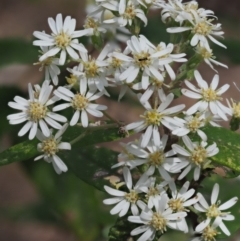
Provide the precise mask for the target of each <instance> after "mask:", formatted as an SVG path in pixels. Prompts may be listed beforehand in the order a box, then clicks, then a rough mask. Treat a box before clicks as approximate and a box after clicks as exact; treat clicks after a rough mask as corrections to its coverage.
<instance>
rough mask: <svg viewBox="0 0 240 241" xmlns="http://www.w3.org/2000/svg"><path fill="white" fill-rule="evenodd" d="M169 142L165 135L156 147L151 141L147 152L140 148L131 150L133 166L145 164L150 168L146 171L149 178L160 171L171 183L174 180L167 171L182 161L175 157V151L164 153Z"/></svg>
mask: <svg viewBox="0 0 240 241" xmlns="http://www.w3.org/2000/svg"><path fill="white" fill-rule="evenodd" d="M167 141H168V136H167V135H164V136H163V137H162V138H161V141H160V144H159V145H155V144H154V142H153V141H150V142H149V144H148V145H147V147H146V150H144V149H142V148H140V147H138V148H136V147H134V148H129V152H130V153H131V154H132V155H133V159H132V162H131V166H132V167H136V166H139V165H144V164H145V165H146V166H147V167H148V169H147V171H146V174H147V175H148V176H151V175H153V174H154V172H155V169H158V171H159V173H160V175H161V176H162V177H163V178H164V179H165V180H168V181H171V180H172V179H171V177H170V175H169V174H168V173H167V171H169V170H170V169H171V167H173V166H174V165H175V164H176V163H178V162H181V160H180V159H179V158H178V157H173V156H174V155H175V154H176V153H175V152H174V151H173V150H169V151H167V152H164V149H165V148H166V145H167Z"/></svg>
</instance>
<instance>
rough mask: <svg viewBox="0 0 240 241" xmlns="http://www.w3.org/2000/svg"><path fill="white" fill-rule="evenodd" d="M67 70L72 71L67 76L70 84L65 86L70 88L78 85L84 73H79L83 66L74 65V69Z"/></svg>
mask: <svg viewBox="0 0 240 241" xmlns="http://www.w3.org/2000/svg"><path fill="white" fill-rule="evenodd" d="M67 70H68V71H69V72H70V76H69V77H66V81H67V83H68V85H67V86H65V87H66V88H68V89H71V88H72V87H78V86H79V84H80V77H81V76H82V74H80V73H79V72H80V71H81V66H80V65H78V66H74V67H73V68H72V69H70V68H67Z"/></svg>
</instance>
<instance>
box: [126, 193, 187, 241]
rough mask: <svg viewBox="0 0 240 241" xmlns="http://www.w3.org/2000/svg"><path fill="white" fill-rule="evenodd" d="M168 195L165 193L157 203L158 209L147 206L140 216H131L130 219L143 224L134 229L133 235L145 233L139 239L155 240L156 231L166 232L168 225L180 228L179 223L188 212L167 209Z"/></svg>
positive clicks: (139, 240)
mask: <svg viewBox="0 0 240 241" xmlns="http://www.w3.org/2000/svg"><path fill="white" fill-rule="evenodd" d="M167 201H168V200H167V196H166V195H163V196H162V198H161V200H160V201H159V202H158V203H157V204H156V205H155V209H156V211H152V210H151V209H148V208H147V207H146V208H145V209H144V210H143V211H142V213H141V214H140V216H129V217H128V221H130V222H132V223H139V224H143V225H142V226H140V227H137V228H135V229H134V230H132V232H131V235H132V236H135V235H139V234H141V233H143V234H142V235H141V236H140V237H139V238H138V239H137V241H148V240H153V239H154V237H155V234H156V232H160V233H165V232H166V231H167V227H169V228H171V229H178V227H177V223H178V222H181V220H182V218H184V217H186V216H187V214H186V212H177V213H172V210H171V209H167Z"/></svg>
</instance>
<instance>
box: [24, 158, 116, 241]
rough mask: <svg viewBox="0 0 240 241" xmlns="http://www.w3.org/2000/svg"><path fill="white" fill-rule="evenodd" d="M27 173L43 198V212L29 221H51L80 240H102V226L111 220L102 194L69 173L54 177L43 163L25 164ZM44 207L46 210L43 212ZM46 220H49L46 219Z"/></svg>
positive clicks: (52, 172)
mask: <svg viewBox="0 0 240 241" xmlns="http://www.w3.org/2000/svg"><path fill="white" fill-rule="evenodd" d="M24 164H25V167H26V170H27V173H28V174H29V175H30V177H31V180H33V182H34V183H35V185H36V187H37V189H38V191H39V192H40V194H41V197H42V199H43V200H42V208H41V210H42V212H43V213H48V214H49V215H48V216H45V217H44V219H43V217H41V216H40V215H39V213H38V212H36V213H35V216H33V213H32V216H31V217H29V219H30V220H31V219H37V220H41V221H45V222H46V221H47V222H54V223H56V222H57V224H58V225H59V226H60V227H61V228H62V229H63V228H65V229H68V230H71V231H72V232H73V233H74V234H75V235H76V236H77V237H78V239H79V240H84V241H95V240H97V239H100V238H103V234H102V227H103V226H106V225H109V224H110V223H111V222H112V221H113V220H112V219H113V217H112V216H111V215H110V214H109V213H108V212H106V211H105V206H104V205H103V204H102V199H103V195H104V194H103V193H102V192H99V191H97V190H96V189H94V188H93V187H90V186H89V185H87V184H85V183H84V182H82V181H81V180H79V179H78V178H77V177H76V176H75V175H73V174H72V173H71V172H67V173H66V174H64V175H57V174H56V173H55V171H54V170H53V168H51V167H50V166H49V165H47V164H46V163H45V162H44V161H38V162H37V163H33V162H32V161H27V162H25V163H24ZM44 208H45V210H44ZM47 218H48V219H47Z"/></svg>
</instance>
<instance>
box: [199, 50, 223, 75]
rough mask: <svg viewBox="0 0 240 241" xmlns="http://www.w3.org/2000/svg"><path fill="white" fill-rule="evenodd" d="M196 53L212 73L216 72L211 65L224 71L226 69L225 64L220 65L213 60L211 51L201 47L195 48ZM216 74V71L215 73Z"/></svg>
mask: <svg viewBox="0 0 240 241" xmlns="http://www.w3.org/2000/svg"><path fill="white" fill-rule="evenodd" d="M196 52H197V53H198V54H199V55H201V56H202V58H203V60H204V62H205V63H206V64H207V65H209V66H210V67H211V68H212V69H213V70H214V71H216V70H215V69H214V67H213V65H212V64H215V65H217V66H218V65H219V66H222V67H224V68H226V69H228V66H227V65H225V64H222V63H220V62H218V61H216V60H215V58H216V57H215V56H213V52H212V49H206V48H205V47H201V46H197V48H196ZM216 72H217V71H216Z"/></svg>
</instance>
